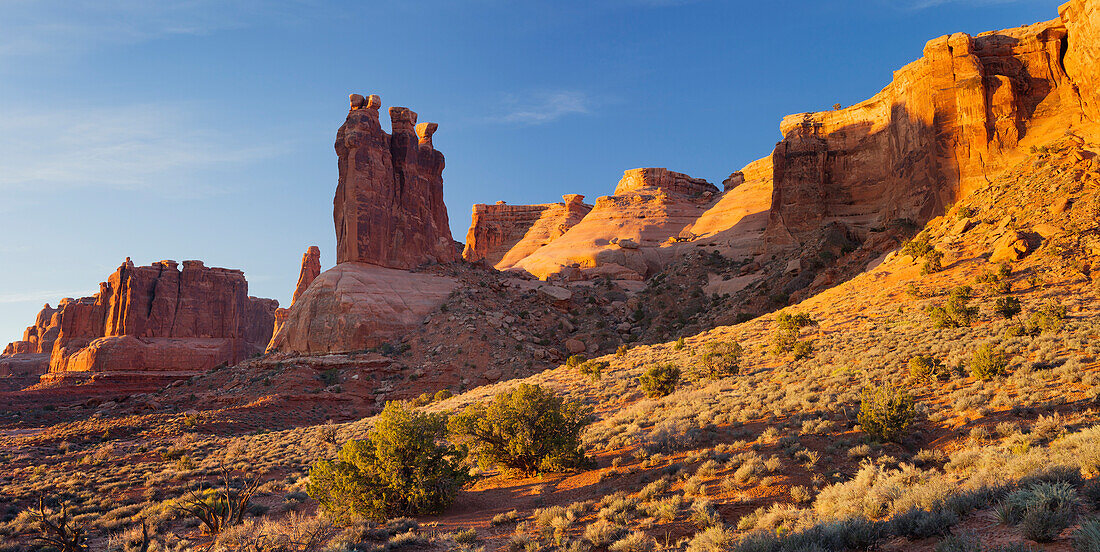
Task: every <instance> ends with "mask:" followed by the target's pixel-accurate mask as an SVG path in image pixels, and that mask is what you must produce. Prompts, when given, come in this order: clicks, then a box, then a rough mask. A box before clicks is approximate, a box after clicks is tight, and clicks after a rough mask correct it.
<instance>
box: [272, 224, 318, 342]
mask: <svg viewBox="0 0 1100 552" xmlns="http://www.w3.org/2000/svg"><path fill="white" fill-rule="evenodd" d="M320 274H321V248H319V247H317V246H316V245H311V246H309V248H308V249H306V252H305V253H303V254H302V268H301V270H299V272H298V285H296V286H294V294H293V295H292V296H291V298H290V306H291V307H293V306H294V303H297V302H298V298H299V297H301V296H302V294H303V293H305V292H306V290H307V289H309V285H310V284H312V283H313V280H315V279H316V278H317V276H318V275H320ZM289 313H290V309H289V308H285V309H283V308H279V309H275V329H274V330H273V331H272V332H271V338H272V339H274V338H275V336H276V335H278V333H279V330H280V329H281V328H282V327H283V323H284V322H286V317H287V315H288V314H289ZM268 346H270V343H268Z"/></svg>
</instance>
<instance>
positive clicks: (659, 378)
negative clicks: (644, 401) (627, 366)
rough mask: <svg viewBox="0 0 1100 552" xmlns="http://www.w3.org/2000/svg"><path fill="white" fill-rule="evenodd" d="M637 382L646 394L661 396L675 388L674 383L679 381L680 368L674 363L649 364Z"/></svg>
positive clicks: (652, 396) (653, 396)
mask: <svg viewBox="0 0 1100 552" xmlns="http://www.w3.org/2000/svg"><path fill="white" fill-rule="evenodd" d="M638 383H639V384H641V386H642V391H645V394H646V395H647V396H649V397H651V398H656V397H663V396H665V395H668V394H669V393H672V392H673V391H675V390H676V385H677V384H679V383H680V368H679V367H678V366H676V365H675V364H658V365H656V366H650V367H649V369H648V370H646V371H645V373H644V374H642V376H641V377H640V378H638Z"/></svg>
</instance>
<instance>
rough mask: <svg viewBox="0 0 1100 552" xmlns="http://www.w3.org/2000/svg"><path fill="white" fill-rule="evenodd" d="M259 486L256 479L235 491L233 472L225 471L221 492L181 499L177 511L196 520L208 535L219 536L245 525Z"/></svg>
mask: <svg viewBox="0 0 1100 552" xmlns="http://www.w3.org/2000/svg"><path fill="white" fill-rule="evenodd" d="M259 487H260V482H259V480H255V479H253V480H249V481H246V482H245V484H244V488H242V489H240V490H236V491H235V490H233V485H232V481H231V478H230V475H229V469H228V468H222V487H221V488H220V489H212V488H208V489H205V490H202V491H200V490H198V489H195V490H193V491H192V492H191V493H189V494H188V495H186V496H184V497H182V498H180V501H179V503H177V504H176V505H175V510H176V511H177V512H179V513H182V514H185V515H187V516H190V517H193V518H195V520H196V521H198V522H199V523H200V524H202V527H203V530H204V531H205V532H206V533H207V534H210V535H217V534H218V533H220V532H221V531H222V530H223V529H225V528H227V527H231V526H234V525H238V524H240V523H241V521H242V520H243V519H244V515H245V513H247V512H248V511H249V509H250V505H251V500H252V496H253V495H254V494H256V491H257V489H259Z"/></svg>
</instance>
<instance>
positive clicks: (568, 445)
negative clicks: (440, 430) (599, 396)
mask: <svg viewBox="0 0 1100 552" xmlns="http://www.w3.org/2000/svg"><path fill="white" fill-rule="evenodd" d="M591 422H592V417H591V413H590V409H589V408H587V407H585V406H582V405H581V404H580V403H577V402H573V401H566V400H564V399H562V398H561V397H559V396H558V395H557V394H555V393H554V392H553V391H551V390H549V389H546V388H544V387H541V386H538V385H529V384H522V385H520V386H518V387H516V388H515V389H512V390H511V391H506V392H504V393H501V394H499V395H497V396H496V397H494V398H493V400H492V401H491V402H489V403H488V404H485V403H477V404H473V405H470V406H468V407H466V409H465V410H463V411H462V412H461V413H460V414H458V415H456V416H454V417H452V418H451V419H450V421H449V422H448V428H449V429H450V430H451V432H452V433H453V434H454V435H456V436H458V437H459V438H461V439H464V440H467V441H469V442H470V444H471V445H472V448H473V451H474V452H475V453H476V454H477V456H478V462H479V464H480V465H481V466H482V467H486V468H487V467H489V466H491V465H494V464H495V465H500V466H502V467H504V468H505V469H506V470H510V471H515V472H519V473H522V474H535V473H541V472H554V471H563V470H570V469H574V468H579V467H583V466H586V465H587V463H588V461H587V459H586V458H585V455H584V451H583V450H582V448H581V443H580V432H581V429H583V428H584V427H585V426H586V425H588V424H589V423H591Z"/></svg>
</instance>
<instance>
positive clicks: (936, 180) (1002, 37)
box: [766, 0, 1100, 248]
mask: <svg viewBox="0 0 1100 552" xmlns="http://www.w3.org/2000/svg"><path fill="white" fill-rule="evenodd" d="M1061 13H1062V19H1058V20H1054V21H1049V22H1046V23H1037V24H1034V25H1030V26H1026V27H1020V28H1015V29H1009V30H1004V31H995V32H989V33H983V34H980V35H977V36H970V35H967V34H964V33H956V34H953V35H950V36H944V37H940V38H937V39H934V40H932V41H930V42H928V44H927V45H926V46H925V48H924V56H923V57H922V58H920V59H919V60H917V61H915V62H913V63H910V64H909V65H907V66H905V67H903V68H902V69H900V70H898V71H896V72H895V73H894V79H893V82H891V83H890V84H889V85H888V86H887V87H886V88H884V89H883V90H882V91H881V92H879V93H878V94H877V95H875V96H874V97H872V98H871V99H869V100H867V101H864V102H862V103H859V104H857V105H853V106H851V107H848V108H846V109H840V110H836V111H827V112H818V113H801V114H796V115H790V116H788V117H786V118H784V119H783V122H782V124H781V131H782V133H783V137H784V138H783V140H782V141H781V142H779V144H778V145H777V146H776V147H775V150H774V152H773V153H772V165H773V170H774V179H775V185H774V192H773V197H772V208H771V213H770V217H769V223H768V230H767V234H766V240H767V243H768V245H769V246H772V247H777V248H783V247H788V246H799V245H803V244H805V243H806V241H807V240H808V239H809V237H810V236H811V234H812V233H813V232H814V231H815V230H816V229H819V228H821V227H823V226H824V225H826V224H828V223H833V222H836V223H840V224H843V225H845V226H846V227H847V228H848V229H849V230H850V231H851V232H852V233H853V234H855V235H857V236H865V235H866V234H867V232H868V231H869V230H870V229H872V228H876V227H878V228H881V227H885V226H887V225H889V224H890V223H891V222H892V221H898V220H902V219H908V220H910V221H913V222H916V223H923V222H925V221H927V220H929V219H930V218H931V217H933V216H935V215H936V214H938V213H940V212H942V211H943V208H944V206H945V205H947V204H950V203H953V202H955V201H956V200H958V199H960V198H962V197H965V196H966V195H967V194H968V193H970V192H971V191H972V190H974V189H975V188H976V187H977V186H978V185H980V184H981V183H984V182H985V181H986V180H987V179H988V178H990V177H991V176H992V175H995V174H997V173H999V172H1000V171H1002V170H1003V169H1004V168H1005V167H1006V166H1008V164H1009V163H1011V162H1014V161H1015V160H1017V159H1018V158H1019V157H1020V156H1021V155H1023V154H1024V153H1025V151H1024V149H1023V148H1025V147H1027V146H1029V145H1034V144H1042V143H1045V142H1046V141H1049V140H1050V139H1051V138H1053V137H1057V136H1061V135H1062V133H1063V132H1065V131H1066V130H1067V129H1071V128H1073V127H1074V125H1075V124H1078V123H1079V122H1080V121H1081V120H1082V116H1083V113H1082V105H1084V106H1085V112H1084V113H1089V112H1090V111H1092V112H1095V107H1096V106H1097V103H1096V100H1097V99H1096V94H1097V92H1096V88H1095V86H1094V84H1093V82H1092V81H1091V80H1090V79H1091V78H1095V74H1096V67H1097V52H1098V47H1097V44H1098V42H1100V36H1098V35H1097V32H1096V31H1097V22H1098V16H1097V13H1096V7H1095V3H1094V2H1086V1H1084V0H1078V1H1075V2H1070V3H1068V4H1066V5H1065V6H1063V7H1062V12H1061ZM1063 61H1064V62H1065V63H1064V64H1063ZM1067 73H1068V74H1067ZM1093 116H1094V117H1095V115H1093Z"/></svg>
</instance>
